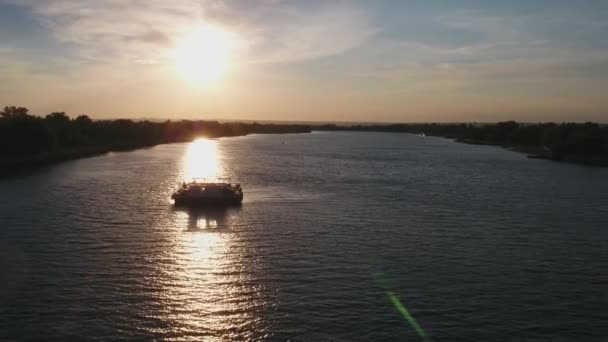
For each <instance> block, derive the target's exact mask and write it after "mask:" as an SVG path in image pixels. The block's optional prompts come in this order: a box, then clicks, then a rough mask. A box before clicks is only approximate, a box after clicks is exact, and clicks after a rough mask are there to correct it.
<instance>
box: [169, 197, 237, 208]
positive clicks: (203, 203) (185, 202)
mask: <svg viewBox="0 0 608 342" xmlns="http://www.w3.org/2000/svg"><path fill="white" fill-rule="evenodd" d="M173 200H174V204H175V205H176V206H188V207H213V206H231V205H240V204H241V203H242V202H243V198H242V197H233V198H206V197H198V198H196V197H177V196H176V197H174V198H173Z"/></svg>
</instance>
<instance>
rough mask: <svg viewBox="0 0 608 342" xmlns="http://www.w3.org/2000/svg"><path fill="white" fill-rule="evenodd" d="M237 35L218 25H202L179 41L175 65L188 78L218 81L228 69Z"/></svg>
mask: <svg viewBox="0 0 608 342" xmlns="http://www.w3.org/2000/svg"><path fill="white" fill-rule="evenodd" d="M234 41H235V39H234V36H233V35H232V34H231V33H229V32H227V31H224V30H222V29H220V28H218V27H214V26H208V25H205V26H201V27H199V28H197V29H196V30H195V31H194V32H192V33H191V34H190V35H188V36H186V37H184V38H183V39H182V40H181V41H179V42H178V44H177V46H176V49H175V52H174V53H175V55H174V59H175V66H176V68H177V72H178V73H179V75H180V76H181V77H183V78H184V79H185V80H187V81H189V82H191V83H193V84H195V85H199V86H207V85H211V84H213V83H215V82H217V81H218V80H219V79H220V78H221V77H222V76H223V75H224V74H225V73H226V71H227V69H228V67H229V66H230V62H231V57H232V56H231V55H232V50H233V48H234Z"/></svg>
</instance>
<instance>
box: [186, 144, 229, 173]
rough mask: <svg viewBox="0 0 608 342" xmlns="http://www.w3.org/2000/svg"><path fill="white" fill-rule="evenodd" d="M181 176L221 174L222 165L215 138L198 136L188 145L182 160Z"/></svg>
mask: <svg viewBox="0 0 608 342" xmlns="http://www.w3.org/2000/svg"><path fill="white" fill-rule="evenodd" d="M183 164H184V165H183V178H184V179H185V180H191V179H193V178H199V179H205V178H216V177H218V176H221V174H222V168H223V167H222V165H221V160H220V155H219V153H218V146H217V141H216V140H210V139H203V138H199V139H196V140H194V141H193V142H191V143H190V145H189V146H188V150H187V151H186V154H185V156H184V161H183Z"/></svg>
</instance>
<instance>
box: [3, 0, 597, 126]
mask: <svg viewBox="0 0 608 342" xmlns="http://www.w3.org/2000/svg"><path fill="white" fill-rule="evenodd" d="M200 25H213V26H214V27H218V28H221V30H224V31H226V32H230V34H231V36H234V37H236V39H235V41H236V42H237V43H238V44H235V47H234V49H233V50H231V54H232V57H231V63H230V68H229V70H228V71H227V72H226V74H225V75H223V77H222V79H221V80H219V81H217V82H216V83H217V84H213V86H205V87H197V86H194V85H192V84H189V83H188V82H185V81H184V80H183V79H181V78H180V77H179V76H178V75H176V72H175V65H174V61H173V60H172V59H171V53H172V51H173V50H175V49H176V45H179V41H180V37H182V36H187V35H188V32H190V31H193V30H196V28H197V27H198V26H200ZM607 33H608V2H606V1H584V0H583V1H576V2H575V1H562V0H552V1H549V0H537V1H521V0H514V1H504V2H500V1H482V0H476V1H473V0H470V1H432V0H427V1H413V0H412V1H405V0H403V1H397V0H395V1H362V0H361V1H332V2H327V1H279V0H264V1H220V0H208V1H205V0H202V1H201V0H182V1H173V2H167V1H161V0H148V1H143V0H133V1H110V0H108V1H93V0H80V1H76V0H46V1H35V0H0V75H2V78H3V79H4V80H5V81H4V82H1V83H0V105H25V106H28V107H29V108H31V109H32V111H33V112H35V113H38V114H44V113H46V112H50V111H56V110H65V111H68V112H69V113H72V114H76V113H88V114H89V115H91V116H93V117H133V118H141V117H159V118H161V117H162V118H178V117H179V118H181V117H188V118H228V119H270V120H304V121H307V120H312V121H318V120H328V121H496V120H507V119H516V120H520V121H564V120H566V121H586V120H593V121H604V122H606V121H608V99H607V98H606V96H605V95H604V92H605V90H604V89H606V87H607V85H608V39H606V36H607ZM204 59H205V58H201V63H206V62H205V60H204Z"/></svg>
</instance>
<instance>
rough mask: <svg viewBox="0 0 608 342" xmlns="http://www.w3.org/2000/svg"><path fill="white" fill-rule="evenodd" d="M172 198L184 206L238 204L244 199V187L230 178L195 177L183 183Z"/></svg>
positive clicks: (176, 203) (177, 203)
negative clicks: (210, 178)
mask: <svg viewBox="0 0 608 342" xmlns="http://www.w3.org/2000/svg"><path fill="white" fill-rule="evenodd" d="M171 198H172V199H173V200H174V203H175V205H182V206H222V205H238V204H241V202H242V201H243V189H242V188H241V184H239V183H233V182H232V181H231V180H230V178H225V177H224V178H218V179H215V180H208V179H194V180H192V181H190V182H184V183H182V184H181V185H180V186H179V188H178V189H177V190H176V191H175V192H174V193H173V195H171Z"/></svg>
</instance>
